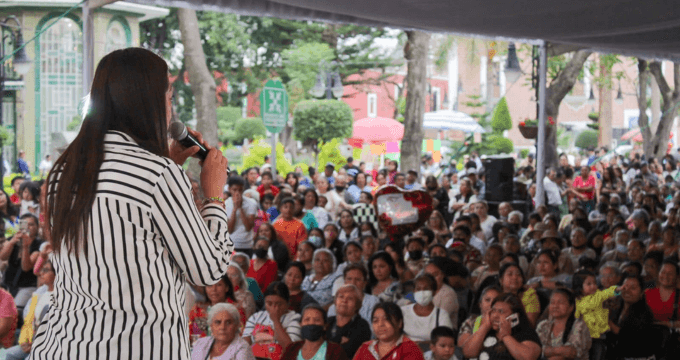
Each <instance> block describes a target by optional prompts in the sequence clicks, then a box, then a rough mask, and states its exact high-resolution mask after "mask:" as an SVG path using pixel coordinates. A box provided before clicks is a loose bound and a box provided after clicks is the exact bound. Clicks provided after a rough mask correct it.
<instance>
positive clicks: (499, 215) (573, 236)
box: [187, 155, 680, 360]
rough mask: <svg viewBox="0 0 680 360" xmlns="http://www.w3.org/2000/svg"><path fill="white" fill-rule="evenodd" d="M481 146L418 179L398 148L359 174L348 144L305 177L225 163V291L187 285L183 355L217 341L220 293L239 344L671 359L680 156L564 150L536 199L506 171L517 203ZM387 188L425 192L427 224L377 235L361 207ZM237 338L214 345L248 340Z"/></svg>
mask: <svg viewBox="0 0 680 360" xmlns="http://www.w3.org/2000/svg"><path fill="white" fill-rule="evenodd" d="M475 160H479V159H478V158H477V157H473V159H472V160H470V159H466V163H465V164H464V165H465V166H464V168H463V169H462V171H457V170H455V169H452V168H449V169H440V171H433V172H432V173H429V174H428V175H427V176H422V175H423V171H424V169H425V168H426V167H427V162H428V161H429V159H427V158H424V164H423V168H421V169H418V170H419V171H416V170H407V171H403V170H401V169H399V164H398V163H396V162H395V161H388V162H387V163H386V164H385V167H384V169H380V170H378V171H373V170H370V171H369V170H366V169H365V167H364V164H363V163H361V164H358V165H357V164H354V162H353V159H351V158H350V159H348V164H347V165H346V166H344V167H342V168H337V169H336V167H335V165H334V164H331V163H329V164H327V165H326V167H325V168H324V171H322V172H316V171H314V170H315V169H313V168H311V169H310V171H309V175H306V174H303V173H302V170H301V169H299V168H298V169H296V171H295V172H292V173H289V174H285V176H284V174H282V176H277V177H274V176H272V174H271V172H270V169H269V165H268V164H265V165H264V166H263V167H262V168H257V167H256V168H250V169H246V170H244V171H243V172H242V174H241V175H242V176H238V175H236V174H232V176H230V177H229V179H228V186H227V188H226V189H225V194H224V197H225V198H226V199H227V200H226V204H227V211H228V213H229V214H230V223H229V224H230V225H229V231H230V236H231V238H232V241H233V242H234V246H235V248H236V253H235V255H234V257H233V261H232V265H230V266H229V269H230V271H233V274H231V275H230V276H225V278H224V279H223V280H222V282H221V283H220V284H218V285H216V286H218V287H219V291H217V292H218V293H219V294H216V293H215V291H216V290H214V287H212V286H211V287H207V288H205V289H204V288H200V287H193V288H192V289H191V296H190V297H191V299H192V301H191V304H190V305H188V306H189V307H190V308H188V310H187V311H188V312H189V314H190V324H191V326H192V327H191V331H192V336H193V337H194V339H198V340H196V343H195V344H198V345H195V350H194V358H195V359H199V358H201V359H202V358H204V357H205V354H206V351H208V350H206V349H207V348H208V345H206V344H209V343H214V344H220V340H219V339H217V338H216V337H214V336H212V333H213V332H214V331H217V329H218V324H217V323H216V322H215V318H216V316H218V315H217V314H218V313H217V312H216V311H215V310H213V309H214V308H215V307H216V306H217V305H216V302H218V303H219V304H224V303H226V304H228V305H227V306H230V307H229V309H231V312H229V311H227V310H226V309H227V308H226V307H224V309H225V310H223V313H224V314H225V315H222V316H226V317H227V318H228V320H230V321H232V322H233V323H234V324H233V327H231V328H229V329H231V333H230V334H229V336H228V339H232V338H233V337H239V336H240V339H242V340H244V341H245V342H246V343H248V344H249V345H250V347H249V349H250V351H252V355H251V353H249V352H247V351H244V352H243V353H242V354H243V358H252V357H256V358H268V359H298V358H303V359H312V358H314V359H322V358H326V359H331V358H341V359H344V358H350V359H351V358H354V359H423V358H426V359H438V360H445V359H446V360H448V359H458V360H463V359H465V358H467V359H485V360H486V359H527V360H528V359H539V358H542V359H589V358H590V359H596V360H600V359H652V358H656V359H661V358H669V359H670V358H673V356H674V354H675V353H673V352H672V351H673V350H672V349H673V346H674V345H673V343H674V342H673V339H674V338H673V333H674V332H675V330H676V328H677V327H680V326H678V325H679V324H677V321H678V320H679V319H678V306H677V300H676V288H677V283H678V275H679V274H680V267H679V266H678V251H679V247H678V243H677V237H678V230H680V227H679V226H678V225H680V224H678V217H677V216H678V215H677V210H678V207H680V192H677V191H678V190H679V189H678V188H677V187H678V185H677V184H676V183H675V174H676V169H675V160H674V159H673V158H671V157H667V158H664V159H662V160H661V162H662V163H663V164H664V166H663V167H661V166H660V165H659V163H658V162H657V161H654V160H650V161H649V163H647V162H645V160H644V159H641V158H640V157H639V155H638V156H637V157H634V156H632V157H631V158H630V159H626V158H619V157H617V158H615V159H614V160H612V161H607V162H606V163H604V162H601V161H599V162H598V161H593V162H592V163H591V164H590V165H589V164H586V163H585V161H589V160H588V159H584V166H580V167H578V168H575V167H574V166H573V165H570V164H569V162H568V161H566V157H562V158H561V162H560V166H559V167H556V168H552V169H549V171H548V172H547V176H546V178H545V179H544V180H543V181H544V188H545V190H546V195H545V198H544V204H542V205H540V206H536V205H535V204H536V203H537V201H536V200H537V199H535V181H536V179H535V173H534V170H533V166H532V165H531V163H528V164H526V163H525V164H523V165H524V166H520V167H519V168H518V170H517V173H516V174H515V180H516V181H517V182H518V183H519V184H520V185H525V186H526V187H527V191H526V198H525V199H524V200H525V203H523V204H522V203H521V202H518V201H513V202H504V203H500V204H495V206H494V204H491V205H490V204H489V203H487V202H486V201H485V200H484V198H485V195H486V193H488V192H489V191H494V190H493V189H486V188H485V186H484V185H485V181H484V179H485V169H484V167H483V165H481V161H480V162H479V164H478V162H477V161H475ZM431 168H432V167H429V169H431ZM402 171H403V172H402ZM277 178H278V179H277ZM385 184H393V185H395V186H397V187H400V188H403V189H405V190H410V189H416V190H423V191H427V192H428V193H430V194H431V195H432V197H433V198H434V211H433V212H432V215H431V217H430V218H429V219H428V220H427V222H426V223H425V225H424V226H423V227H422V228H420V229H418V230H417V231H415V232H413V233H411V234H408V235H406V236H404V237H399V238H392V237H390V236H388V235H387V234H385V233H384V232H383V231H381V229H380V228H379V227H378V226H377V223H376V219H375V216H374V215H375V214H370V211H369V212H368V213H367V211H366V210H367V208H370V205H369V204H371V203H372V202H373V197H374V195H375V193H376V190H377V189H378V188H379V187H380V186H382V185H385ZM553 185H554V186H553ZM676 192H677V193H676ZM196 195H197V196H198V194H196ZM518 203H520V204H519V206H518ZM492 213H494V214H493V215H492ZM232 224H233V226H232ZM232 275H233V276H232ZM225 293H226V296H225V295H224V294H225ZM218 295H219V296H218ZM252 304H255V305H254V306H253V305H252ZM232 307H233V308H232ZM258 310H259V311H258ZM197 314H200V316H197ZM211 314H212V316H211ZM237 322H238V323H239V324H236V323H237ZM222 323H223V322H222ZM230 324H231V323H230ZM204 337H207V338H209V339H212V340H205V339H203V338H204ZM211 337H212V338H211ZM222 343H229V341H226V342H225V341H222ZM233 344H239V345H238V346H237V347H235V348H234V349H232V350H229V349H231V347H229V348H228V349H227V350H225V354H226V353H228V354H235V352H234V351H236V350H237V349H241V348H242V343H241V340H239V342H234V343H233ZM234 346H236V345H234ZM215 347H217V345H213V348H212V350H210V351H211V352H210V354H211V355H213V356H214V355H219V351H215ZM220 351H221V350H220ZM251 356H252V357H251ZM224 358H227V357H224ZM228 358H230V359H231V358H234V357H233V356H232V355H230V357H228ZM235 358H237V359H239V358H240V357H238V356H237V357H235Z"/></svg>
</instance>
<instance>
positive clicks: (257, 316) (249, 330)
mask: <svg viewBox="0 0 680 360" xmlns="http://www.w3.org/2000/svg"><path fill="white" fill-rule="evenodd" d="M300 320H302V319H301V316H300V314H298V313H296V312H295V311H292V310H289V311H288V312H287V313H285V314H283V316H282V317H281V325H283V328H284V329H286V333H287V334H288V336H290V340H291V341H292V342H296V341H300V340H302V330H301V327H300ZM255 325H261V326H263V327H264V328H265V329H263V330H268V329H267V328H271V330H272V333H273V331H274V322H273V321H272V319H271V318H270V317H269V312H267V310H262V311H258V312H256V313H254V314H253V315H251V316H250V317H249V318H248V321H247V322H246V327H245V328H244V329H243V335H242V336H243V337H244V338H247V337H250V338H251V340H252V343H253V344H255V343H258V340H259V341H262V342H263V343H267V342H266V338H267V335H266V334H265V333H263V332H257V333H253V332H254V330H255ZM271 342H276V341H275V340H274V337H273V336H272V337H271Z"/></svg>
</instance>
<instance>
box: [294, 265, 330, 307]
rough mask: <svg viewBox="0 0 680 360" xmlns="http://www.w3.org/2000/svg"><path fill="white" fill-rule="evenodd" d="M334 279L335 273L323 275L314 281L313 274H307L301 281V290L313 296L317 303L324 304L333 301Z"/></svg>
mask: <svg viewBox="0 0 680 360" xmlns="http://www.w3.org/2000/svg"><path fill="white" fill-rule="evenodd" d="M335 279H336V276H335V273H330V274H328V275H326V276H324V277H323V279H321V280H320V281H314V275H309V276H307V277H305V279H304V280H303V281H302V290H304V291H306V292H307V294H308V295H309V296H311V297H312V298H314V300H316V302H318V303H319V305H321V306H326V305H328V304H330V303H332V302H333V283H334V282H335Z"/></svg>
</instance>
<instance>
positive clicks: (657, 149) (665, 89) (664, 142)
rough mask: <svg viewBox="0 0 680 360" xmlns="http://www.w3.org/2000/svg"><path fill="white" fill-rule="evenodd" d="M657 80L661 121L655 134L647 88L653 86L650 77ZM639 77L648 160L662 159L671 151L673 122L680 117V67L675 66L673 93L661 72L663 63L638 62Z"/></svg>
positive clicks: (640, 60)
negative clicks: (648, 114)
mask: <svg viewBox="0 0 680 360" xmlns="http://www.w3.org/2000/svg"><path fill="white" fill-rule="evenodd" d="M650 73H651V75H652V76H653V77H654V79H655V80H656V83H657V85H658V86H659V91H660V93H661V100H662V103H661V110H662V111H661V119H660V120H659V123H658V125H657V127H656V131H654V132H653V131H652V126H650V124H649V118H648V117H647V107H648V103H647V86H648V84H649V83H650V81H649V74H650ZM638 76H639V81H638V83H639V89H640V90H639V91H638V93H639V96H638V107H639V109H640V117H639V118H638V124H639V125H640V131H641V132H642V140H643V144H644V151H645V155H646V156H647V157H648V158H657V159H660V158H662V157H663V156H664V155H665V154H666V152H667V150H668V138H669V136H670V133H671V127H672V126H673V119H674V118H675V116H676V115H677V113H678V106H679V105H680V64H678V63H674V64H673V85H674V87H675V88H674V89H672V88H671V87H670V86H669V85H668V82H667V81H666V78H665V77H664V75H663V72H662V71H661V63H660V62H659V61H652V62H651V63H648V62H647V60H644V59H638Z"/></svg>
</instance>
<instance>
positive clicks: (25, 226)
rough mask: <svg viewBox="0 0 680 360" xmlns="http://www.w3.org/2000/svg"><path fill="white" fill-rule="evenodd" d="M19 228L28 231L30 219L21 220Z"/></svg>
mask: <svg viewBox="0 0 680 360" xmlns="http://www.w3.org/2000/svg"><path fill="white" fill-rule="evenodd" d="M19 230H21V231H28V220H19Z"/></svg>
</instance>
